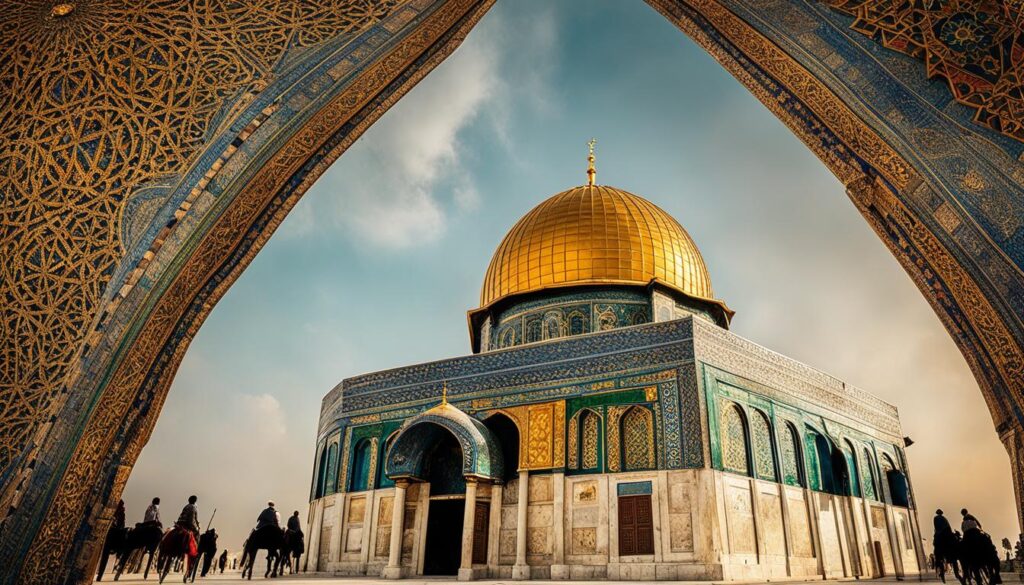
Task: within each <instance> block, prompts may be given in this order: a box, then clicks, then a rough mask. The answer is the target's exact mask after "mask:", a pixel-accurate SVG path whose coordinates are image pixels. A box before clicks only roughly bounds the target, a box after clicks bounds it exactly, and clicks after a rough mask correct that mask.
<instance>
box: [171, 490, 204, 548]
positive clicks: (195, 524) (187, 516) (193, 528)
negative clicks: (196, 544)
mask: <svg viewBox="0 0 1024 585" xmlns="http://www.w3.org/2000/svg"><path fill="white" fill-rule="evenodd" d="M198 500H199V498H197V497H195V496H189V497H188V503H187V504H185V507H184V508H182V509H181V514H179V515H178V521H177V522H175V523H174V525H175V526H180V527H182V528H184V529H185V530H188V531H189V532H191V533H192V536H193V537H194V538H196V539H198V538H199V507H198V506H196V502H197V501H198Z"/></svg>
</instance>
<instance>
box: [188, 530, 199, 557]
mask: <svg viewBox="0 0 1024 585" xmlns="http://www.w3.org/2000/svg"><path fill="white" fill-rule="evenodd" d="M185 534H186V535H187V538H188V549H187V550H188V556H190V557H194V556H198V555H199V547H198V546H196V535H194V534H192V531H191V530H188V531H186V532H185Z"/></svg>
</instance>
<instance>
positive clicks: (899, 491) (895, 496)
mask: <svg viewBox="0 0 1024 585" xmlns="http://www.w3.org/2000/svg"><path fill="white" fill-rule="evenodd" d="M882 467H883V468H884V469H885V479H886V484H887V486H888V488H889V503H890V504H892V505H893V506H902V507H904V508H906V507H908V506H909V505H910V488H909V486H908V485H907V477H906V476H905V475H903V472H902V471H900V469H899V468H898V467H896V464H895V463H893V461H892V458H890V457H889V455H887V454H884V453H883V454H882Z"/></svg>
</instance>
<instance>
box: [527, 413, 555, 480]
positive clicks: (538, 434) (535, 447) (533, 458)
mask: <svg viewBox="0 0 1024 585" xmlns="http://www.w3.org/2000/svg"><path fill="white" fill-rule="evenodd" d="M552 410H553V409H552V405H551V404H538V405H534V406H530V407H529V411H528V413H529V434H530V439H529V441H528V442H527V444H526V464H527V466H528V467H529V468H530V469H539V468H544V467H551V465H552V464H553V463H554V457H553V444H552V438H553V436H554V435H553V430H554V424H553V423H554V420H553V418H554V416H553V415H554V413H553V412H552Z"/></svg>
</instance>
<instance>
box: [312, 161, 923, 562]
mask: <svg viewBox="0 0 1024 585" xmlns="http://www.w3.org/2000/svg"><path fill="white" fill-rule="evenodd" d="M594 176H595V174H594V171H593V164H592V158H591V168H590V170H589V171H588V183H587V184H586V185H584V186H580V187H575V188H572V189H569V190H567V191H564V192H562V193H559V194H557V195H554V196H553V197H551V198H549V199H547V200H546V201H544V202H543V203H541V204H540V205H538V206H537V207H535V208H534V209H533V210H531V211H530V212H529V213H527V214H526V215H525V216H524V217H523V218H522V219H520V220H519V221H518V222H517V223H516V224H515V225H514V226H513V227H512V229H511V230H510V231H509V232H508V234H507V235H506V236H505V238H504V240H502V242H501V244H500V245H499V246H498V249H497V250H496V251H495V253H494V257H493V259H492V260H491V263H490V266H488V268H487V272H486V276H485V278H484V283H483V287H482V291H481V295H480V297H481V298H480V307H479V308H476V309H473V310H471V311H469V313H468V323H469V333H470V340H471V346H472V351H473V353H472V355H468V356H464V357H458V358H453V359H446V360H440V361H436V362H431V363H426V364H417V365H412V366H408V367H402V368H396V369H392V370H386V371H382V372H374V373H369V374H364V375H361V376H357V377H354V378H349V379H346V380H343V381H342V382H341V384H339V385H338V386H337V387H335V388H334V389H333V390H331V391H330V392H329V393H328V394H327V395H326V396H325V397H324V399H323V405H322V407H321V415H320V426H319V434H318V441H317V446H316V460H315V468H314V472H313V486H312V489H311V494H310V499H311V503H310V511H309V527H310V530H309V535H308V537H307V541H308V545H309V547H308V557H307V561H306V563H307V565H306V568H307V570H310V571H321V572H329V573H336V574H344V575H371V576H377V575H384V576H385V577H389V578H396V579H397V578H405V577H413V576H418V575H451V576H457V577H458V578H459V579H460V580H470V579H478V578H504V579H507V578H513V579H531V578H533V579H541V578H543V579H547V578H552V579H612V580H633V579H644V580H695V579H697V580H751V579H757V580H769V579H770V580H776V579H785V578H813V577H816V576H817V577H825V578H845V577H861V578H866V577H879V576H883V575H897V576H911V575H918V574H920V572H921V567H922V566H923V565H924V559H923V549H922V546H921V537H920V529H919V526H918V522H917V517H916V513H915V510H914V507H913V497H912V492H911V489H910V484H909V478H908V474H907V461H906V457H905V455H904V452H903V438H902V437H903V434H902V431H901V429H900V422H899V418H898V415H897V412H896V408H895V407H894V406H892V405H890V404H887V403H885V402H883V401H882V400H879V399H878V398H876V397H874V396H872V395H870V394H868V393H867V392H865V391H863V390H861V389H859V388H856V387H854V386H851V385H849V384H846V383H844V382H843V381H841V380H838V379H836V378H834V377H832V376H829V375H828V374H825V373H823V372H821V371H819V370H816V369H814V368H812V367H809V366H807V365H804V364H802V363H799V362H797V361H794V360H791V359H789V358H787V357H785V356H782V355H780V354H778V353H775V352H773V351H771V350H768V349H766V348H764V347H762V346H760V345H757V344H756V343H753V342H751V341H748V340H746V339H744V338H742V337H739V336H737V335H735V334H733V333H730V332H729V330H728V328H729V322H730V320H731V318H732V315H733V312H732V310H730V309H729V307H728V306H727V305H726V304H725V303H724V302H722V301H721V300H719V299H717V298H716V297H715V295H714V292H713V290H712V287H711V278H710V276H709V272H708V269H707V266H706V265H705V264H704V260H703V259H702V257H701V254H700V251H699V250H698V248H697V246H696V245H695V244H694V242H693V240H692V239H691V238H690V236H689V234H687V232H686V230H684V229H683V227H682V226H681V225H680V224H679V222H677V221H676V220H675V219H674V218H673V217H671V216H670V215H669V214H667V213H666V212H665V211H663V210H661V209H660V208H658V207H657V206H655V205H654V204H652V203H650V202H649V201H647V200H645V199H643V198H641V197H639V196H637V195H634V194H632V193H628V192H626V191H623V190H620V189H615V188H612V187H606V186H599V185H597V184H595V181H594Z"/></svg>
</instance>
